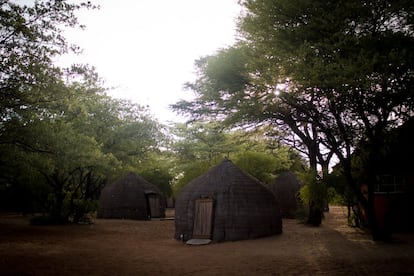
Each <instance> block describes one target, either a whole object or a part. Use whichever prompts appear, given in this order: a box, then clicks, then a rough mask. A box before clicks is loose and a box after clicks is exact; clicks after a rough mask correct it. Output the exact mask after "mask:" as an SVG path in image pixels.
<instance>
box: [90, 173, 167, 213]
mask: <svg viewBox="0 0 414 276" xmlns="http://www.w3.org/2000/svg"><path fill="white" fill-rule="evenodd" d="M163 217H165V202H164V198H163V195H162V193H161V191H160V190H159V189H158V187H157V186H155V185H153V184H151V183H149V182H148V181H146V180H145V179H144V178H142V177H141V176H139V175H137V174H135V173H133V172H130V173H128V174H126V175H125V176H123V177H121V178H119V179H118V180H116V181H115V182H114V183H112V184H110V185H107V186H105V188H104V189H103V190H102V192H101V196H100V198H99V209H98V218H114V219H136V220H146V219H151V218H163Z"/></svg>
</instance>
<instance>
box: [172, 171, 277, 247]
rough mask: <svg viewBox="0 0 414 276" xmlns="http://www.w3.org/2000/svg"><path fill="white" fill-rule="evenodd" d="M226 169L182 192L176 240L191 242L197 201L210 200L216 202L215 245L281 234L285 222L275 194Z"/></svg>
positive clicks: (200, 179)
mask: <svg viewBox="0 0 414 276" xmlns="http://www.w3.org/2000/svg"><path fill="white" fill-rule="evenodd" d="M231 164H232V163H231ZM225 165H227V166H228V164H225ZM219 169H220V167H219ZM224 169H230V171H226V170H224V171H219V173H217V168H216V171H215V172H213V173H211V174H209V173H207V174H206V175H204V176H202V177H199V178H197V179H195V180H193V181H192V182H191V183H189V184H188V185H187V186H186V187H184V188H183V189H182V190H181V192H180V194H179V195H178V197H177V200H176V209H175V230H176V231H175V238H176V239H177V240H181V239H182V240H188V239H191V238H192V233H193V226H194V211H195V201H196V200H197V199H198V198H207V197H209V198H212V199H214V200H215V208H214V220H213V233H212V234H213V236H212V239H213V240H214V241H235V240H243V239H252V238H258V237H263V236H268V235H274V234H279V233H281V232H282V219H281V214H280V208H279V205H278V203H277V200H276V198H275V196H274V194H273V193H272V192H271V191H270V190H269V189H268V188H266V187H265V186H264V185H262V184H261V183H260V182H258V181H257V180H255V179H253V178H251V177H250V176H248V175H245V174H244V173H242V172H241V171H240V170H239V169H237V167H235V166H234V165H232V166H230V168H226V167H225V168H224Z"/></svg>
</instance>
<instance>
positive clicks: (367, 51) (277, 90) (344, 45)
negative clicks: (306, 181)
mask: <svg viewBox="0 0 414 276" xmlns="http://www.w3.org/2000/svg"><path fill="white" fill-rule="evenodd" d="M241 4H242V5H243V6H244V8H245V13H244V16H243V17H241V19H240V22H239V34H240V37H241V39H240V41H239V42H238V44H237V45H235V46H234V47H231V48H229V49H224V50H223V51H221V52H219V53H218V54H217V55H216V56H213V57H211V58H204V59H202V60H201V61H202V62H201V63H200V62H199V63H198V67H199V68H200V71H199V72H200V73H201V74H200V78H199V79H198V80H197V81H196V82H195V83H194V84H192V85H191V86H189V87H190V88H191V89H193V90H194V91H196V92H197V93H198V94H199V95H200V96H199V97H197V99H196V100H195V101H193V102H191V103H189V102H180V103H178V104H177V105H175V108H176V109H177V110H181V111H183V112H189V113H191V114H194V115H203V114H214V113H220V114H221V115H222V116H225V117H226V118H230V121H233V122H242V123H243V122H244V123H246V122H248V123H252V122H253V123H258V122H260V123H268V122H271V123H273V125H275V126H277V127H278V128H279V129H280V127H282V128H281V131H285V132H288V133H292V134H293V135H290V137H293V138H294V139H291V141H292V142H293V143H296V142H297V141H299V142H300V144H299V146H305V147H304V149H305V152H306V153H307V155H308V158H309V163H310V166H311V168H312V169H313V170H316V169H317V165H318V164H319V165H320V166H321V167H322V172H323V175H326V173H327V168H328V164H329V163H330V160H331V158H332V156H333V155H335V156H336V158H337V159H339V161H340V165H341V167H342V169H343V171H344V173H345V175H346V178H347V183H348V185H349V187H350V188H351V189H352V190H353V191H354V193H355V194H356V195H357V196H358V199H359V200H360V201H361V203H362V204H363V205H364V206H365V208H366V210H367V211H368V214H369V218H370V226H371V229H372V232H373V237H374V239H378V238H381V237H380V235H379V234H378V233H377V231H376V222H375V216H374V213H373V191H374V181H375V174H376V173H377V172H376V170H375V168H373V167H372V166H370V164H373V163H372V160H375V159H376V154H377V153H378V152H379V149H380V148H381V147H382V141H383V139H382V136H383V135H384V133H385V132H387V131H388V130H389V129H392V128H395V127H397V126H398V125H400V124H402V123H403V122H405V121H406V120H408V118H410V117H411V116H412V114H413V113H412V111H413V97H412V96H413V85H412V84H413V68H412V66H413V53H412V51H410V48H412V46H413V7H412V5H410V4H409V3H408V1H392V2H391V1H375V2H369V3H368V2H364V1H347V2H346V3H345V2H343V1H328V2H326V1H312V2H309V1H287V0H286V1H285V0H281V1H272V0H260V1H258V0H256V1H253V0H246V1H241ZM236 57H237V58H236ZM229 59H230V60H233V59H234V60H238V61H237V62H235V63H232V62H229ZM214 63H216V64H214ZM217 64H229V66H230V65H231V66H230V68H229V67H228V66H227V67H226V66H223V67H222V68H223V69H226V70H225V71H224V72H223V70H222V71H217V72H219V73H217V74H211V71H210V70H209V69H208V68H209V67H210V68H217V67H218V66H217ZM232 80H233V81H232ZM217 84H220V85H217ZM234 84H237V85H234ZM203 103H206V104H205V105H204V108H203ZM230 110H231V112H229V111H230ZM361 141H366V142H367V145H369V147H370V153H371V154H369V155H368V156H367V159H366V160H365V162H364V164H366V166H367V167H366V173H367V176H368V177H367V182H368V183H369V184H368V185H369V191H370V195H369V197H368V200H366V199H365V197H363V195H362V193H361V191H360V189H359V184H360V183H359V182H358V181H357V180H356V179H354V178H353V175H352V166H351V156H352V154H353V151H354V149H355V148H356V146H357V145H358V144H359V143H361ZM322 179H323V178H322Z"/></svg>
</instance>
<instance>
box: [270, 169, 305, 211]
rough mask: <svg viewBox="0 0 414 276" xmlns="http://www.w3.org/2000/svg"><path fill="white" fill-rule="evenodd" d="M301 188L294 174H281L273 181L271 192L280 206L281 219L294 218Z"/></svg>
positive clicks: (288, 172) (287, 172)
mask: <svg viewBox="0 0 414 276" xmlns="http://www.w3.org/2000/svg"><path fill="white" fill-rule="evenodd" d="M301 187H302V184H301V182H300V181H299V179H298V178H297V176H296V174H295V173H293V172H290V171H286V172H282V173H281V174H279V176H278V177H277V178H276V179H275V181H274V183H273V185H271V190H272V191H273V193H274V194H275V196H276V199H277V200H278V202H279V204H280V211H281V214H282V217H283V218H295V213H296V209H297V207H298V194H299V190H300V188H301Z"/></svg>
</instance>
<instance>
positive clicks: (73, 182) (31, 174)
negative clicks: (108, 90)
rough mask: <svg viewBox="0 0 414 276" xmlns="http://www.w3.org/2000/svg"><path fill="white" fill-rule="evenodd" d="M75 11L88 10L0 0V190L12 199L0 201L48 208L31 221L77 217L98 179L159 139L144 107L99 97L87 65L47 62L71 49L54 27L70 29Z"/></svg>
mask: <svg viewBox="0 0 414 276" xmlns="http://www.w3.org/2000/svg"><path fill="white" fill-rule="evenodd" d="M82 8H95V7H94V6H93V5H92V4H90V3H89V2H88V3H86V4H70V3H67V2H66V1H47V2H35V3H34V5H33V6H31V7H26V6H21V5H18V4H14V3H13V2H11V1H2V2H1V4H0V15H1V16H0V26H1V32H0V55H1V56H0V57H1V60H2V62H1V65H0V72H1V74H0V87H1V95H0V117H1V124H0V170H1V171H2V174H1V176H0V191H2V199H3V195H9V196H11V198H10V199H7V201H6V203H4V206H1V207H2V208H7V209H12V210H21V211H23V212H33V211H37V212H38V211H42V212H46V213H47V216H45V217H43V218H35V219H34V223H36V220H39V222H40V223H46V222H50V223H61V222H67V221H72V222H75V223H76V222H78V221H80V220H82V217H83V216H84V214H85V213H88V212H91V211H94V210H96V208H97V203H96V200H97V199H98V197H99V193H100V190H101V188H102V187H103V185H104V184H105V183H106V182H108V181H110V180H111V179H113V178H114V177H116V176H117V175H119V174H121V173H122V172H124V171H127V170H131V169H133V170H136V168H137V167H138V166H142V165H143V164H144V163H145V162H147V161H148V160H149V159H150V157H151V156H152V155H154V154H156V153H157V152H159V148H160V147H161V146H163V145H165V144H166V143H167V142H166V140H167V139H166V137H165V134H164V133H163V129H164V127H163V126H161V125H160V124H159V123H158V122H157V121H155V120H154V119H153V118H152V117H151V116H150V115H149V113H148V111H147V110H146V109H145V108H143V107H142V106H140V105H137V104H133V103H131V102H128V101H123V100H115V99H112V98H110V97H108V96H107V95H106V94H105V89H104V88H103V87H102V84H101V82H100V79H99V76H98V75H97V73H96V72H95V71H94V69H93V68H90V67H89V66H85V65H73V66H72V67H71V68H68V69H62V68H58V67H56V66H55V65H54V64H53V60H54V58H55V57H56V56H58V55H60V54H62V53H66V52H68V51H72V50H73V51H75V52H76V51H77V50H78V49H77V47H76V46H73V45H70V44H69V43H68V42H67V41H66V39H65V38H64V37H63V36H62V29H61V28H63V27H64V26H66V27H77V26H79V24H78V21H77V18H76V15H75V12H76V11H77V10H79V9H82ZM80 27H81V26H80ZM3 192H4V193H3ZM4 197H5V196H4ZM3 202H4V201H3Z"/></svg>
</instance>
